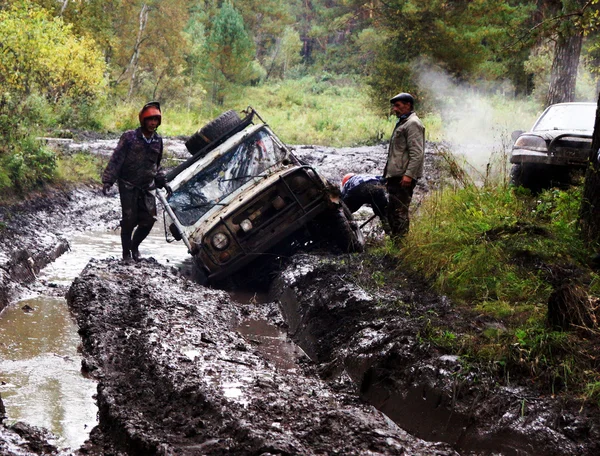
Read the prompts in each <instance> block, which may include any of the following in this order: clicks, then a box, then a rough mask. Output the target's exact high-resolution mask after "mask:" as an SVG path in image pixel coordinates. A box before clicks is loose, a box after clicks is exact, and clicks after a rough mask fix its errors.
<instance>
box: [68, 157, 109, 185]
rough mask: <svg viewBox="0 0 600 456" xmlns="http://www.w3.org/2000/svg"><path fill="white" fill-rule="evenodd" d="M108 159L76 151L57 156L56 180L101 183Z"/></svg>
mask: <svg viewBox="0 0 600 456" xmlns="http://www.w3.org/2000/svg"><path fill="white" fill-rule="evenodd" d="M107 162H108V160H107V159H106V158H103V157H99V156H95V155H89V154H85V153H76V154H69V155H59V156H58V157H57V169H56V181H58V182H66V183H77V184H79V183H81V182H89V183H96V184H99V183H100V176H101V175H102V170H103V169H104V168H105V167H106V165H107Z"/></svg>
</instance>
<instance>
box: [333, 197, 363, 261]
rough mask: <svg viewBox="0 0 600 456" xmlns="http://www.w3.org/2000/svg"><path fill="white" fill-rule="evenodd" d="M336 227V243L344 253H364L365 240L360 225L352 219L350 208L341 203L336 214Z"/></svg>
mask: <svg viewBox="0 0 600 456" xmlns="http://www.w3.org/2000/svg"><path fill="white" fill-rule="evenodd" d="M334 227H335V232H334V233H333V235H334V236H335V239H336V243H337V245H338V247H339V248H340V249H342V251H343V252H346V253H351V252H362V251H364V249H365V238H364V236H363V234H362V231H361V230H360V227H359V226H358V223H357V222H356V221H355V220H354V218H353V217H352V213H351V212H350V210H349V209H348V207H347V206H346V205H345V204H344V203H341V206H340V207H339V208H338V209H336V212H335V213H334Z"/></svg>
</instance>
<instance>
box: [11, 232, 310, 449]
mask: <svg viewBox="0 0 600 456" xmlns="http://www.w3.org/2000/svg"><path fill="white" fill-rule="evenodd" d="M68 240H69V246H70V250H69V251H68V252H66V253H65V254H63V255H62V256H60V257H59V258H58V259H57V260H55V261H54V262H53V263H51V264H49V265H48V266H47V267H46V268H44V269H43V270H42V271H41V272H40V273H39V274H38V277H37V278H38V282H37V284H35V286H32V287H31V289H32V292H31V296H28V297H27V298H25V299H22V300H19V301H17V302H15V303H12V304H11V305H9V306H8V307H7V308H6V309H5V310H4V311H3V312H1V313H0V392H1V393H2V398H3V400H4V404H5V406H6V409H7V415H8V417H9V419H10V421H13V422H16V421H23V422H25V423H27V424H31V425H34V426H39V427H43V428H46V429H48V430H49V431H51V432H52V433H53V434H54V435H56V437H57V439H56V441H55V442H53V443H54V444H55V445H56V446H57V447H59V448H71V449H76V448H79V447H80V446H81V445H82V444H83V443H84V442H85V440H86V439H87V438H88V436H89V432H90V431H91V429H92V428H93V427H94V426H95V425H96V424H97V412H98V410H97V407H96V403H95V399H94V396H95V394H96V387H97V385H96V382H95V381H94V380H92V379H90V378H86V377H85V376H84V375H83V374H82V372H81V360H82V357H81V355H80V344H81V339H80V337H79V335H78V333H77V329H78V328H77V325H76V324H75V323H74V321H73V318H72V315H71V314H70V312H69V308H68V306H67V303H66V300H65V299H64V298H63V297H62V295H63V294H64V292H63V291H62V290H66V289H67V288H68V287H69V286H70V284H71V282H72V281H73V280H74V279H75V278H76V277H77V276H78V275H79V274H80V273H81V271H82V270H83V268H84V267H85V266H86V265H87V263H88V262H89V260H90V259H91V258H96V259H104V258H110V257H116V258H118V257H119V256H120V251H121V244H120V237H119V231H118V230H111V231H100V232H94V231H90V232H84V233H77V234H74V235H73V236H72V237H71V238H69V239H68ZM140 253H141V254H142V257H144V258H148V257H151V258H154V259H155V260H156V261H157V262H158V263H160V264H163V265H166V266H170V267H174V268H176V269H178V270H179V271H180V273H182V274H183V275H187V276H191V273H192V264H191V260H190V256H189V254H188V253H187V249H186V248H185V246H184V245H183V244H182V243H178V242H174V243H168V242H166V240H165V235H164V228H163V227H162V225H161V224H160V223H157V224H156V226H155V228H154V230H153V231H152V233H151V234H150V235H149V236H148V238H147V239H146V240H145V241H144V242H143V243H142V245H141V246H140ZM132 267H135V266H132ZM230 294H231V296H232V298H233V299H234V300H235V301H237V302H239V303H241V304H248V305H253V304H263V303H265V302H268V298H267V295H266V293H256V292H254V291H247V292H246V291H237V292H231V293H230ZM236 329H237V331H238V332H239V333H240V334H241V335H242V336H243V337H244V338H245V339H246V340H247V341H248V342H249V343H250V344H252V346H254V347H255V349H256V351H257V352H259V353H261V354H262V355H263V356H264V357H265V359H266V360H268V361H269V362H270V363H271V364H273V365H274V366H275V367H276V368H277V369H278V370H282V371H288V372H293V371H295V369H296V368H297V363H296V360H297V359H298V358H299V357H300V356H305V354H304V352H303V351H302V350H301V349H300V348H299V347H298V346H297V345H296V344H295V343H293V342H292V341H291V340H290V339H289V338H288V337H287V335H286V333H285V332H284V331H283V330H282V329H280V328H279V327H277V326H275V325H273V324H272V323H270V322H268V321H267V320H266V319H264V320H263V319H260V318H259V317H256V316H254V317H252V318H248V319H245V320H242V321H241V322H240V323H239V326H238V327H237V328H236ZM230 386H231V391H230V392H229V394H231V395H235V394H236V393H237V388H236V385H230Z"/></svg>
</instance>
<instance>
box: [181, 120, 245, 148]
mask: <svg viewBox="0 0 600 456" xmlns="http://www.w3.org/2000/svg"><path fill="white" fill-rule="evenodd" d="M241 122H242V119H241V118H240V116H239V115H238V113H237V112H235V111H234V110H229V111H226V112H224V113H223V114H221V115H220V116H219V117H217V118H216V119H214V120H212V121H210V122H209V123H207V124H206V125H205V126H204V127H202V128H201V129H200V130H198V131H197V132H196V133H194V134H193V135H192V136H191V137H190V139H188V140H187V141H186V142H185V147H186V148H187V150H188V152H189V153H190V154H192V155H194V154H195V153H196V152H198V151H200V150H201V149H203V148H205V147H206V146H208V145H209V144H210V143H211V142H213V141H215V140H217V139H219V138H220V137H222V136H223V135H225V134H227V133H229V132H230V131H231V130H233V129H234V128H235V127H237V126H238V125H239V124H240V123H241ZM209 151H210V149H207V150H206V151H205V153H208V152H209Z"/></svg>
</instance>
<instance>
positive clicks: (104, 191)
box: [102, 184, 112, 196]
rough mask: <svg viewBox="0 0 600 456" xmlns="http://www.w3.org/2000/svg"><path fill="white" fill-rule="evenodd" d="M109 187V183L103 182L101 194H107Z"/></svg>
mask: <svg viewBox="0 0 600 456" xmlns="http://www.w3.org/2000/svg"><path fill="white" fill-rule="evenodd" d="M111 187H112V185H111V184H104V185H103V186H102V194H103V195H104V196H106V195H108V192H110V188H111Z"/></svg>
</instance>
